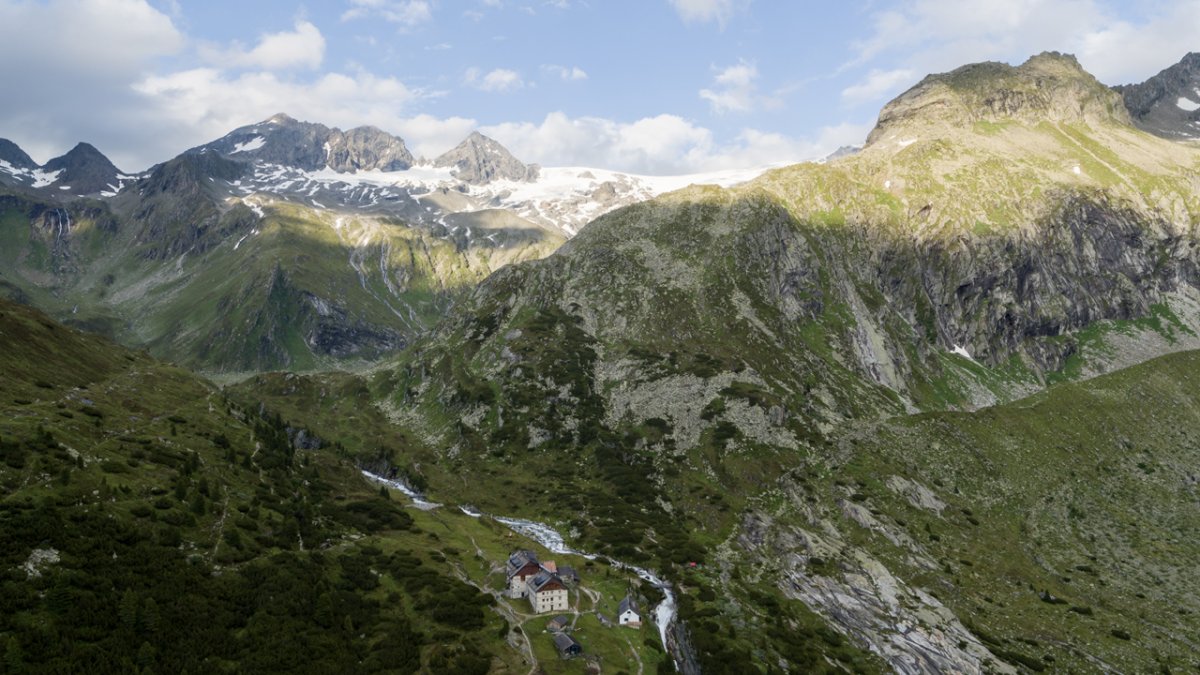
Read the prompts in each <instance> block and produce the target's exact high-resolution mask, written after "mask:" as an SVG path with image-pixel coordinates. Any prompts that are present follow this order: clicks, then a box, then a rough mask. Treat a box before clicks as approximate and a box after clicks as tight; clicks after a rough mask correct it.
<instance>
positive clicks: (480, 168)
mask: <svg viewBox="0 0 1200 675" xmlns="http://www.w3.org/2000/svg"><path fill="white" fill-rule="evenodd" d="M433 165H434V166H436V167H448V168H451V169H453V172H454V176H455V177H456V178H458V179H459V180H462V181H466V182H467V183H472V184H475V185H485V184H487V183H490V182H492V181H494V180H511V181H517V182H531V181H535V180H537V177H538V170H539V167H538V166H537V165H536V164H529V165H527V164H522V163H521V162H520V160H518V159H517V158H516V157H513V156H512V153H510V152H509V151H508V150H506V149H505V148H504V146H502V145H500V144H499V143H497V142H496V141H494V140H492V139H490V138H488V137H487V136H484V135H483V134H481V133H479V132H478V131H475V132H472V133H471V135H470V136H467V138H466V140H464V141H463V142H462V143H459V144H458V146H457V147H455V148H454V149H453V150H450V151H448V152H446V153H445V154H443V155H441V156H439V157H438V158H437V159H435V160H433Z"/></svg>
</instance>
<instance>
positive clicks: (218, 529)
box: [208, 493, 229, 565]
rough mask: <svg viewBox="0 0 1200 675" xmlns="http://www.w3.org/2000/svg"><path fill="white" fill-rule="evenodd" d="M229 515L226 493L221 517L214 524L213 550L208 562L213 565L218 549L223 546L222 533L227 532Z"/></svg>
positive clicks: (227, 495)
mask: <svg viewBox="0 0 1200 675" xmlns="http://www.w3.org/2000/svg"><path fill="white" fill-rule="evenodd" d="M228 515H229V494H228V493H226V495H225V501H224V502H221V519H220V520H218V521H217V522H216V524H215V525H213V530H214V533H213V550H212V553H210V554H208V564H209V565H211V564H212V563H213V561H214V560H216V559H217V549H218V548H220V547H221V535H222V534H224V533H225V518H226V517H227V516H228Z"/></svg>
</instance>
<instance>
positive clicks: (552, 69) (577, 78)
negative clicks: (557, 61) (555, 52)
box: [542, 65, 588, 82]
mask: <svg viewBox="0 0 1200 675" xmlns="http://www.w3.org/2000/svg"><path fill="white" fill-rule="evenodd" d="M542 71H543V72H545V73H547V74H549V75H551V76H554V77H557V78H559V79H560V80H564V81H566V82H581V81H583V80H586V79H588V74H587V73H586V72H585V71H584V70H583V69H582V68H580V67H579V66H572V67H570V68H568V67H566V66H556V65H545V66H542Z"/></svg>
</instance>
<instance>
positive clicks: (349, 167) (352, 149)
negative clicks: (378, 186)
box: [326, 126, 413, 172]
mask: <svg viewBox="0 0 1200 675" xmlns="http://www.w3.org/2000/svg"><path fill="white" fill-rule="evenodd" d="M327 143H328V144H329V145H328V146H327V153H326V154H327V156H326V162H327V164H328V165H329V168H331V169H333V170H335V171H343V172H345V171H349V172H354V171H358V170H360V169H361V170H372V169H378V170H380V171H402V170H404V169H407V168H409V167H411V166H412V164H413V156H412V153H410V152H409V151H408V147H406V146H405V145H404V139H402V138H400V137H399V136H393V135H391V134H389V133H387V132H385V131H383V130H381V129H377V128H375V127H371V126H363V127H355V128H354V129H351V130H349V131H345V132H343V131H340V130H338V129H334V130H333V132H332V133H331V134H330V137H329V139H328V140H327Z"/></svg>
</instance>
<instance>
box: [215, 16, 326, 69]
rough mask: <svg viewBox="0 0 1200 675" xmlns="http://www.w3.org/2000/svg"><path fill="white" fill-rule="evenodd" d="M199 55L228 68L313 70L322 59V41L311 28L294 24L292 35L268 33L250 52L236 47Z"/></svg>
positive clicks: (311, 26) (319, 34)
mask: <svg viewBox="0 0 1200 675" xmlns="http://www.w3.org/2000/svg"><path fill="white" fill-rule="evenodd" d="M201 52H202V54H203V55H204V56H205V57H206V59H207V60H209V61H210V62H212V63H216V64H219V65H223V66H228V67H235V68H263V69H266V70H284V69H288V68H310V69H315V68H318V67H320V65H321V61H323V60H324V58H325V38H324V36H322V35H321V31H320V30H318V29H317V27H316V26H314V25H313V24H311V23H309V22H307V21H297V22H296V28H295V30H294V31H291V32H286V31H285V32H280V33H267V34H265V35H263V36H262V37H260V38H259V40H258V44H257V45H256V46H255V47H254V48H253V49H249V50H247V49H245V48H243V47H242V46H241V45H239V44H236V43H235V44H234V45H233V46H231V47H229V48H227V49H213V48H203V49H202V50H201Z"/></svg>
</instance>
